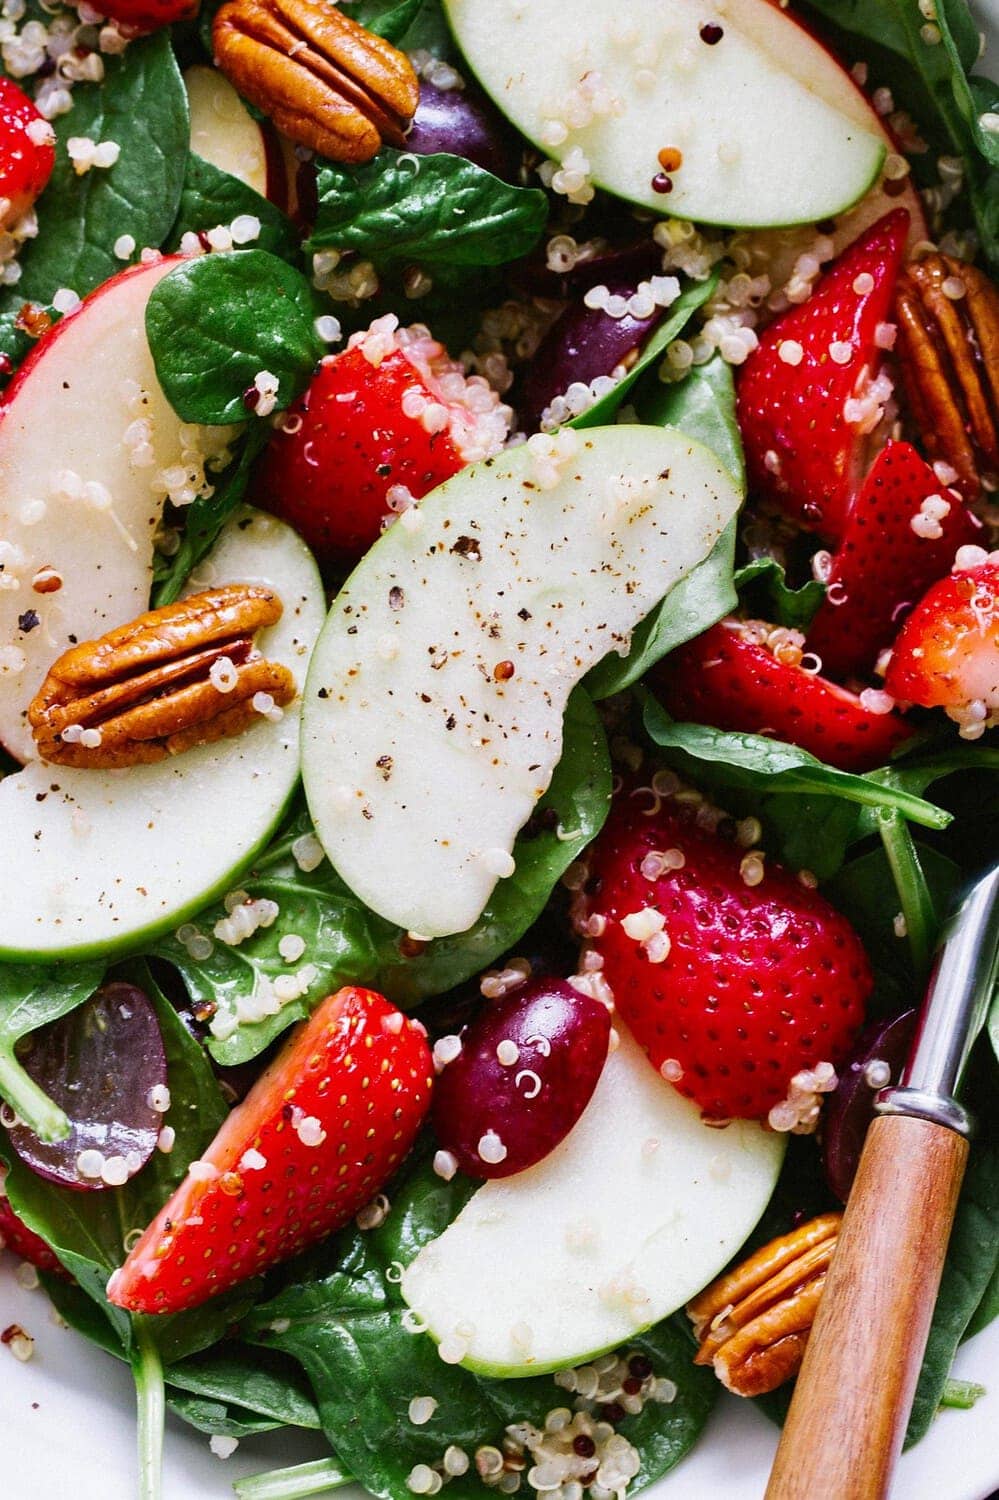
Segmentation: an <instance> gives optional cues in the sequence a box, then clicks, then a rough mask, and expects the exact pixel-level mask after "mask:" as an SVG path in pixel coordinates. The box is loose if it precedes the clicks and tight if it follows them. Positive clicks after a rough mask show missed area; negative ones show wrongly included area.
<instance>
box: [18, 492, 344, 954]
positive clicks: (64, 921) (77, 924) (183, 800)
mask: <svg viewBox="0 0 999 1500" xmlns="http://www.w3.org/2000/svg"><path fill="white" fill-rule="evenodd" d="M230 582H242V583H266V584H268V585H270V586H271V587H273V588H274V589H275V590H276V591H277V593H278V594H279V596H280V598H281V600H282V602H283V604H284V613H283V615H282V617H281V619H280V620H279V621H278V622H277V624H275V625H274V626H272V627H271V628H270V629H269V630H266V631H262V632H261V633H260V636H259V637H258V644H259V648H260V650H261V651H262V652H263V653H264V655H266V656H268V657H270V658H271V659H272V660H275V661H280V662H283V663H284V664H285V665H286V666H287V667H289V668H290V670H291V671H292V672H293V673H294V674H295V677H296V680H297V681H298V683H299V685H301V684H302V683H303V682H304V680H305V673H306V667H307V666H308V661H309V653H310V651H311V648H312V645H313V643H314V641H315V639H316V636H317V635H318V633H319V629H320V626H321V625H322V620H323V613H324V608H325V605H324V597H323V589H322V584H321V582H320V578H319V573H318V571H317V569H316V565H315V563H314V561H313V559H312V555H311V553H310V552H309V551H308V549H307V548H306V546H305V544H304V543H303V542H302V541H301V540H300V539H299V537H298V536H297V535H296V534H295V532H293V531H292V530H291V528H290V527H288V526H285V525H284V524H283V522H281V521H277V520H275V519H274V518H273V517H271V516H265V515H263V514H262V513H261V512H259V511H254V510H250V509H249V508H246V509H245V510H244V511H242V512H240V513H238V514H237V515H236V517H234V519H233V520H232V522H230V524H229V526H228V527H227V528H226V530H225V531H224V532H223V533H222V536H221V538H220V540H219V542H218V543H217V545H216V547H215V549H214V551H213V552H212V553H211V554H210V556H209V557H208V558H207V559H206V560H205V562H203V563H202V564H201V565H200V567H199V569H198V572H197V575H196V576H195V577H194V578H193V579H192V580H191V588H190V590H189V592H196V591H197V590H198V589H201V588H205V587H208V586H210V585H211V584H213V583H230ZM299 705H300V700H297V701H296V703H295V704H293V705H291V706H289V708H287V709H286V710H285V713H284V717H283V718H282V719H281V720H280V722H278V723H272V722H270V721H268V720H265V719H263V718H261V720H260V723H259V724H255V725H254V726H253V727H252V728H250V729H248V730H247V731H246V732H245V733H244V734H242V735H240V736H239V737H238V738H236V739H231V740H221V741H219V743H217V744H215V745H202V746H199V747H198V748H197V749H194V750H189V751H187V752H186V753H185V754H183V755H179V756H177V757H176V759H174V760H167V761H161V762H159V763H158V764H156V765H151V766H131V767H129V768H128V769H126V770H118V771H99V770H92V771H89V770H88V771H83V770H71V769H69V768H67V767H64V766H51V765H44V764H42V763H40V762H39V761H32V762H29V764H28V765H26V766H25V767H24V768H23V769H22V770H21V771H18V772H16V773H15V774H14V775H12V776H7V777H6V778H5V779H4V780H3V781H0V826H2V827H3V830H4V869H5V872H6V874H5V880H4V883H3V887H2V890H3V899H2V900H0V958H5V959H28V958H39V959H40V958H60V959H61V958H70V957H74V958H75V957H87V956H90V955H92V954H95V955H96V954H101V955H107V954H110V953H112V952H114V951H116V950H118V949H126V948H136V947H138V946H141V944H142V943H143V942H144V941H147V940H148V939H150V938H152V937H154V936H155V935H157V934H158V933H160V932H162V931H164V930H165V929H167V928H169V927H172V926H176V925H177V924H178V923H179V922H182V921H184V920H185V918H186V917H187V916H189V915H190V914H192V913H193V912H195V911H197V910H200V909H201V908H202V907H203V906H204V905H205V904H206V903H207V902H208V901H210V900H212V899H214V898H215V897H217V896H218V895H220V894H221V893H222V892H224V891H226V890H228V889H229V888H230V886H231V885H232V884H233V883H234V882H235V880H236V879H237V877H238V875H239V873H240V872H241V871H242V870H243V869H244V868H245V867H246V865H247V864H248V863H249V862H250V860H251V859H252V857H253V855H254V854H255V853H256V851H257V849H258V848H259V847H260V846H261V845H262V844H263V843H264V842H265V841H266V839H267V838H268V837H269V835H270V833H271V832H272V830H273V829H274V827H275V825H276V824H277V822H278V820H279V819H280V817H281V814H282V812H283V810H284V808H285V805H286V804H287V801H288V798H289V797H290V796H291V793H292V791H293V790H294V787H295V783H296V782H297V780H298V770H299Z"/></svg>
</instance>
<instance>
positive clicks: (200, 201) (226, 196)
mask: <svg viewBox="0 0 999 1500" xmlns="http://www.w3.org/2000/svg"><path fill="white" fill-rule="evenodd" d="M240 214H251V215H252V216H253V217H254V218H256V219H259V220H260V234H259V235H258V236H257V238H256V239H255V240H254V241H253V248H254V249H255V250H266V251H268V253H269V254H271V255H277V256H279V257H280V258H281V260H287V261H291V262H294V261H296V260H297V259H298V253H299V248H300V239H299V235H298V231H297V230H296V229H295V226H294V224H293V223H292V222H291V220H290V219H289V218H288V216H287V214H283V213H282V212H281V210H280V209H279V208H277V207H275V205H274V204H273V203H271V202H270V201H269V200H268V199H267V198H262V197H261V196H260V194H259V193H257V192H255V191H254V190H253V188H251V187H248V186H247V184H246V183H245V182H241V181H240V180H239V178H238V177H233V176H232V174H231V173H230V172H223V171H222V169H221V167H216V166H214V165H213V164H212V163H211V162H207V161H205V160H204V159H203V158H202V157H200V156H198V155H196V154H195V152H193V151H192V152H190V153H189V155H188V158H187V171H186V172H185V173H184V186H183V189H182V190H181V195H180V203H179V204H178V206H177V217H176V219H175V220H174V224H173V228H172V229H171V230H170V236H169V239H168V240H167V246H168V248H169V249H171V250H177V249H179V248H180V242H181V239H182V238H183V236H184V235H185V234H187V233H189V232H193V233H195V234H197V233H198V232H199V231H202V232H203V231H207V230H209V229H215V228H216V227H217V226H218V225H219V224H224V225H226V226H228V225H230V224H231V223H232V221H233V220H234V219H235V218H238V217H239V215H240Z"/></svg>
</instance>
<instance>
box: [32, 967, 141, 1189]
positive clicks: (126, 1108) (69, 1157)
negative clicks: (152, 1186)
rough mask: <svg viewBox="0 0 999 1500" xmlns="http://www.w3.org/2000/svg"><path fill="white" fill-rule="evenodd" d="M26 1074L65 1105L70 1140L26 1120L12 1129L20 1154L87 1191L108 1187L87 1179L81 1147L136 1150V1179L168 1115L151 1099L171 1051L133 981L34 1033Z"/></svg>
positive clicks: (106, 989)
mask: <svg viewBox="0 0 999 1500" xmlns="http://www.w3.org/2000/svg"><path fill="white" fill-rule="evenodd" d="M20 1061H21V1063H22V1065H23V1067H24V1069H25V1071H26V1072H27V1073H30V1075H31V1077H32V1078H33V1079H34V1080H35V1082H36V1083H37V1084H38V1085H39V1087H41V1088H42V1089H44V1090H45V1092H46V1094H48V1096H49V1097H50V1098H51V1099H54V1100H55V1102H56V1103H57V1104H58V1105H60V1107H61V1108H62V1109H64V1110H65V1112H66V1114H67V1116H68V1117H69V1121H70V1126H71V1128H70V1133H69V1135H68V1136H67V1137H66V1139H65V1140H62V1141H53V1142H45V1141H40V1140H39V1139H38V1137H37V1136H36V1135H35V1134H34V1132H33V1131H31V1130H29V1129H28V1127H27V1126H26V1125H14V1126H12V1127H11V1128H10V1130H9V1132H8V1133H9V1136H10V1143H11V1145H12V1146H13V1148H14V1150H15V1151H16V1152H17V1154H18V1156H19V1157H20V1158H21V1160H22V1161H23V1162H24V1163H25V1165H26V1166H28V1167H30V1168H31V1170H32V1171H33V1172H36V1173H37V1174H38V1176H39V1177H44V1178H46V1180H47V1181H49V1182H57V1183H59V1184H60V1186H62V1187H68V1188H76V1189H79V1190H81V1191H91V1192H92V1191H95V1190H97V1191H99V1190H101V1189H104V1188H106V1186H107V1184H106V1183H104V1182H103V1181H102V1180H101V1179H100V1178H97V1179H96V1180H94V1179H92V1178H89V1177H83V1176H81V1174H80V1172H79V1170H78V1168H77V1165H76V1162H77V1157H78V1156H79V1155H80V1152H81V1151H86V1150H90V1149H92V1150H97V1151H100V1152H101V1153H102V1155H104V1156H105V1157H108V1156H128V1155H129V1154H130V1153H133V1152H134V1153H135V1156H134V1160H133V1163H132V1167H133V1170H131V1171H130V1172H129V1176H134V1175H135V1173H136V1172H138V1171H139V1170H140V1169H141V1168H142V1167H143V1166H145V1164H146V1162H147V1161H148V1160H149V1158H150V1156H152V1154H153V1152H154V1151H155V1149H156V1141H157V1138H158V1136H159V1133H160V1130H161V1129H162V1128H163V1125H164V1123H165V1118H164V1116H163V1115H162V1114H160V1113H158V1112H157V1111H156V1110H154V1109H153V1108H152V1106H151V1105H150V1104H149V1102H148V1096H149V1092H150V1090H151V1089H152V1088H153V1087H155V1085H157V1084H163V1085H165V1084H166V1082H167V1062H166V1053H165V1051H164V1048H163V1038H162V1036H161V1034H160V1028H159V1022H158V1021H157V1019H156V1011H155V1010H154V1008H153V1005H152V1002H151V1000H150V999H149V997H148V995H146V993H145V992H144V991H143V990H140V989H138V988H137V987H136V986H135V985H134V984H126V983H124V982H122V981H117V980H116V981H113V982H111V983H110V984H103V985H101V987H100V989H99V990H97V991H95V993H94V994H93V995H91V997H90V999H89V1000H87V1001H85V1002H84V1004H83V1005H80V1006H78V1007H77V1009H76V1010H73V1011H70V1012H69V1014H68V1015H65V1016H62V1017H61V1018H60V1019H59V1020H58V1021H53V1022H52V1023H51V1024H50V1025H48V1026H44V1027H42V1028H41V1029H40V1030H39V1031H36V1032H35V1033H34V1034H33V1036H32V1047H31V1050H30V1051H29V1052H28V1053H27V1054H26V1055H25V1056H24V1057H22V1058H21V1059H20Z"/></svg>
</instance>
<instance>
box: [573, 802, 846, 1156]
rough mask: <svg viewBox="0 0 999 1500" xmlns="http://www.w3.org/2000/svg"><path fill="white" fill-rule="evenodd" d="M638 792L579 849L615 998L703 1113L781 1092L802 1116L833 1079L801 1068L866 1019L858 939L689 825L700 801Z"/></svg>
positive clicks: (743, 1110)
mask: <svg viewBox="0 0 999 1500" xmlns="http://www.w3.org/2000/svg"><path fill="white" fill-rule="evenodd" d="M648 795H651V789H650V788H642V789H639V790H636V791H635V792H634V793H633V794H632V796H630V797H621V798H619V799H618V803H617V805H616V807H615V808H614V810H613V811H612V813H611V817H610V819H609V821H608V823H607V826H606V827H605V829H604V831H603V833H602V834H601V835H600V837H599V838H598V840H597V843H596V845H595V847H594V850H593V852H592V854H591V856H590V860H589V881H588V883H587V886H586V890H587V891H589V892H593V893H594V894H591V895H590V896H589V897H588V898H587V900H588V911H587V915H588V921H587V931H589V932H590V933H596V932H599V936H596V937H594V938H593V946H594V947H595V948H596V950H597V951H598V953H599V954H600V956H601V958H602V959H603V975H604V978H605V979H606V980H607V982H608V984H609V985H610V988H611V990H612V991H613V993H614V998H615V1003H616V1005H617V1009H618V1011H619V1012H620V1014H621V1016H622V1017H623V1018H624V1020H625V1021H626V1022H627V1024H628V1025H629V1026H630V1027H631V1029H632V1031H633V1032H634V1034H635V1037H636V1039H637V1041H638V1042H639V1043H640V1045H641V1046H642V1047H643V1048H644V1049H645V1051H646V1053H647V1054H648V1057H649V1060H650V1062H651V1063H652V1064H653V1066H654V1067H655V1068H657V1069H658V1070H659V1071H660V1072H661V1073H662V1075H663V1077H664V1078H666V1079H668V1080H669V1082H671V1083H673V1084H675V1086H676V1087H677V1088H678V1089H679V1091H680V1093H681V1094H684V1095H685V1096H686V1097H687V1098H688V1099H692V1100H693V1101H694V1102H695V1103H696V1104H698V1105H700V1107H701V1111H702V1112H703V1114H704V1115H705V1116H707V1117H708V1118H710V1119H718V1120H725V1119H732V1118H739V1119H765V1118H766V1117H767V1116H768V1114H769V1113H770V1111H771V1110H772V1109H773V1108H774V1106H776V1105H779V1104H781V1103H782V1101H784V1100H786V1099H787V1098H788V1097H789V1096H790V1098H792V1099H795V1098H798V1099H799V1102H801V1103H804V1104H805V1110H804V1111H803V1116H804V1118H805V1119H806V1120H807V1119H808V1118H809V1116H808V1114H807V1110H808V1109H810V1108H811V1106H812V1104H813V1102H814V1101H813V1099H812V1098H811V1097H810V1096H811V1089H812V1088H817V1087H819V1085H820V1081H821V1084H822V1085H824V1086H825V1087H828V1084H829V1082H830V1081H831V1078H830V1073H829V1069H828V1068H827V1069H821V1070H820V1071H819V1072H818V1076H817V1077H816V1078H815V1079H812V1078H811V1077H809V1076H808V1075H809V1074H811V1072H812V1070H816V1069H818V1066H819V1064H820V1063H832V1064H834V1065H835V1064H836V1063H838V1062H840V1061H841V1060H842V1059H843V1058H844V1057H845V1056H846V1055H847V1054H848V1052H849V1050H850V1047H851V1044H852V1042H853V1039H854V1037H855V1036H856V1033H857V1031H858V1029H859V1027H860V1026H861V1024H862V1022H863V1019H864V1005H865V1002H866V1001H867V998H868V996H869V995H870V993H871V989H872V987H873V983H874V981H873V976H872V974H871V968H870V964H869V963H868V961H867V956H866V954H865V953H864V950H863V947H862V946H861V943H860V939H859V938H858V937H857V935H856V933H855V932H854V931H853V929H852V927H851V926H850V924H849V922H847V920H846V918H845V917H843V916H842V915H841V914H840V913H839V912H837V911H836V910H835V909H834V908H833V907H832V906H830V905H829V903H828V901H826V900H825V898H824V897H822V896H820V895H819V894H818V893H817V892H816V891H815V890H813V889H809V888H806V887H805V886H804V885H802V884H801V883H800V882H799V881H798V879H797V878H796V877H795V876H794V875H792V874H790V873H789V872H788V871H787V870H784V869H782V868H781V866H780V865H775V864H771V863H770V861H769V860H766V861H764V859H763V856H762V855H760V854H759V853H757V852H752V853H747V851H746V849H745V848H744V847H742V846H741V845H739V844H736V843H734V842H731V841H729V840H727V839H725V838H722V837H720V836H719V834H717V833H712V832H708V831H707V830H705V829H704V828H703V827H701V826H699V825H700V823H701V822H702V821H703V818H702V817H699V816H698V815H699V813H703V811H704V809H703V808H694V807H692V806H691V804H690V803H689V802H684V803H677V802H674V801H670V800H667V799H666V798H663V797H660V796H658V795H656V804H657V805H656V806H654V807H653V809H651V810H650V808H649V806H648V800H647V798H648ZM594 917H596V918H602V920H603V926H602V929H601V923H600V921H599V920H598V921H596V922H595V921H594V920H593V919H594ZM799 1073H803V1074H805V1076H804V1077H802V1078H798V1077H797V1075H798V1074H799ZM792 1080H793V1081H794V1086H793V1087H792ZM796 1091H797V1093H796ZM803 1094H804V1095H809V1097H808V1099H807V1102H806V1101H805V1100H803V1099H801V1095H803ZM785 1107H786V1106H785ZM777 1118H779V1117H775V1123H776V1120H777ZM785 1128H786V1125H785Z"/></svg>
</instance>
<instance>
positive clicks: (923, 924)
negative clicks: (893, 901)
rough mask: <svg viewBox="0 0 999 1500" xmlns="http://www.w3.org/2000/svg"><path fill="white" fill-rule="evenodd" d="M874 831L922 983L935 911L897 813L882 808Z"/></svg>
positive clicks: (916, 859)
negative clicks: (888, 869)
mask: <svg viewBox="0 0 999 1500" xmlns="http://www.w3.org/2000/svg"><path fill="white" fill-rule="evenodd" d="M878 832H879V833H880V834H881V842H882V844H883V845H884V851H885V854H886V855H887V858H888V864H889V866H890V868H891V873H892V876H893V878H894V881H895V889H896V890H897V891H898V899H899V902H900V903H901V907H902V916H903V917H904V918H905V930H906V936H907V937H908V939H909V950H910V952H911V954H912V967H913V969H914V970H915V974H916V980H917V983H918V984H919V985H920V986H922V984H923V983H924V982H925V980H926V977H927V975H928V974H929V970H930V958H931V957H932V953H933V942H934V938H935V937H936V929H937V914H936V910H935V908H934V905H933V897H932V896H931V895H930V890H929V886H928V885H927V884H926V876H925V875H924V874H923V867H922V865H921V864H920V863H919V854H918V852H917V850H916V846H915V844H914V843H913V840H912V834H911V833H910V832H909V827H908V824H907V823H906V821H905V819H904V818H903V817H902V816H901V814H900V813H898V812H896V811H894V810H893V809H889V808H884V809H882V810H881V811H880V812H879V813H878Z"/></svg>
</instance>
